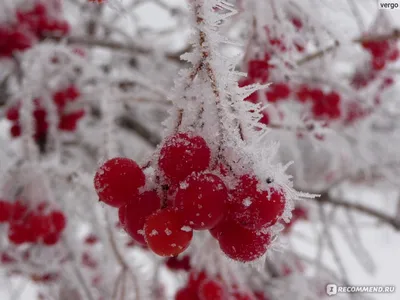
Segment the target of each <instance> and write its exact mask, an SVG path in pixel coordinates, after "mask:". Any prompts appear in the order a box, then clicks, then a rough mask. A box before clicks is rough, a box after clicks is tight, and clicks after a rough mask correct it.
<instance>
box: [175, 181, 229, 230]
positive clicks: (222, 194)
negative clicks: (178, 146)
mask: <svg viewBox="0 0 400 300" xmlns="http://www.w3.org/2000/svg"><path fill="white" fill-rule="evenodd" d="M227 199H228V191H227V188H226V186H225V184H224V182H223V181H222V180H221V179H220V178H219V177H218V176H216V175H213V174H207V173H206V174H192V175H191V176H189V177H188V178H187V179H186V180H185V181H183V182H182V183H181V184H180V187H179V189H178V192H177V194H176V196H175V202H174V205H175V206H176V207H178V208H179V209H181V210H182V211H183V212H184V215H185V221H186V225H188V226H190V227H191V228H193V229H196V230H201V229H210V228H213V227H214V226H216V225H217V224H218V222H219V221H221V219H222V218H223V216H224V209H225V202H226V201H227Z"/></svg>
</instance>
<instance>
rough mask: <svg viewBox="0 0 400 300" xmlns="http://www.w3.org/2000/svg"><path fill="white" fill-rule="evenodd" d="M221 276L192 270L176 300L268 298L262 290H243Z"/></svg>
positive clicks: (258, 299) (257, 299) (256, 299)
mask: <svg viewBox="0 0 400 300" xmlns="http://www.w3.org/2000/svg"><path fill="white" fill-rule="evenodd" d="M219 277H220V276H216V277H211V276H208V275H207V274H206V273H205V272H204V271H202V272H195V271H192V272H191V273H190V275H189V280H188V282H187V284H186V286H184V287H183V288H181V289H180V290H179V291H178V292H177V293H176V295H175V300H211V299H212V300H226V299H232V300H268V298H267V297H266V296H265V295H264V293H262V292H243V291H239V290H238V289H237V287H235V286H233V287H231V286H229V285H227V284H226V283H224V282H223V281H222V280H221V279H220V278H219Z"/></svg>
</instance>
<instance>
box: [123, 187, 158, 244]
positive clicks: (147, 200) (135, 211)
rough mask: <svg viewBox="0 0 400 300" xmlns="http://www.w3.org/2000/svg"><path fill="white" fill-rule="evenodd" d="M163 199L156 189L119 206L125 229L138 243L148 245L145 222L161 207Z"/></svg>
mask: <svg viewBox="0 0 400 300" xmlns="http://www.w3.org/2000/svg"><path fill="white" fill-rule="evenodd" d="M160 207H161V200H160V198H159V197H158V195H157V193H156V192H155V191H146V192H143V193H142V194H140V195H138V196H136V197H134V198H132V199H130V201H129V202H128V204H126V205H124V206H122V207H120V208H119V211H118V215H119V221H120V223H121V225H122V227H123V228H124V229H125V231H126V232H127V233H128V234H129V235H130V236H131V237H132V238H133V239H134V240H135V241H136V242H138V243H140V244H142V245H146V241H145V239H144V231H143V228H144V224H145V221H146V219H147V217H148V216H150V215H151V214H152V213H154V212H155V211H157V210H158V209H160Z"/></svg>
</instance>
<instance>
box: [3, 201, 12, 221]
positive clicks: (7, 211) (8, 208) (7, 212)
mask: <svg viewBox="0 0 400 300" xmlns="http://www.w3.org/2000/svg"><path fill="white" fill-rule="evenodd" d="M12 210H13V205H12V204H11V203H10V202H8V201H5V200H0V223H4V222H7V221H8V220H9V219H10V218H11V216H12Z"/></svg>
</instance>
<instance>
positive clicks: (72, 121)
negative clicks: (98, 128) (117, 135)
mask: <svg viewBox="0 0 400 300" xmlns="http://www.w3.org/2000/svg"><path fill="white" fill-rule="evenodd" d="M79 96H80V92H79V90H78V89H77V87H76V86H74V85H70V86H69V87H67V88H66V89H64V90H60V91H58V92H56V93H54V94H53V102H54V104H55V105H56V106H57V113H58V117H59V123H58V129H60V130H63V131H75V130H76V127H77V122H78V121H79V119H81V118H82V117H83V116H84V115H85V111H84V110H83V109H79V110H77V111H73V112H67V104H68V102H74V101H76V100H77V99H78V98H79ZM33 101H34V106H35V108H34V111H33V116H34V118H35V124H36V127H35V134H34V138H35V140H36V141H38V140H41V139H43V138H44V137H45V136H46V134H47V130H48V123H47V121H46V116H47V112H46V110H45V108H44V107H43V105H42V104H41V99H34V100H33ZM20 108H21V104H20V103H18V104H16V105H15V106H13V107H10V108H9V109H8V110H7V119H8V120H10V121H12V123H13V125H12V127H11V129H10V133H11V136H13V137H18V136H20V135H21V126H20V123H19V118H20V113H19V111H20Z"/></svg>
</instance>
